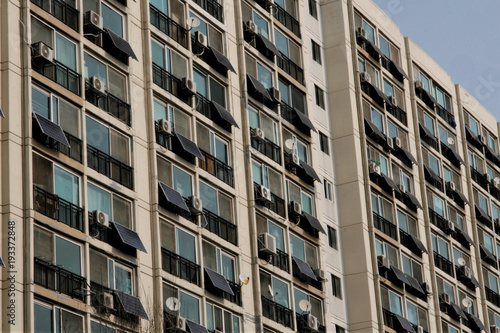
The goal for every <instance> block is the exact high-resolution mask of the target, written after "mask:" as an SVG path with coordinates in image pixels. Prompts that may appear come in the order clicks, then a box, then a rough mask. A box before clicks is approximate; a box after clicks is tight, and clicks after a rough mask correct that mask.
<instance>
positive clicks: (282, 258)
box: [271, 249, 290, 273]
mask: <svg viewBox="0 0 500 333" xmlns="http://www.w3.org/2000/svg"><path fill="white" fill-rule="evenodd" d="M271 263H272V264H273V266H275V267H278V268H279V269H281V270H284V271H285V272H287V273H289V272H290V266H289V261H288V253H286V252H284V251H281V250H280V249H276V254H273V257H272V261H271Z"/></svg>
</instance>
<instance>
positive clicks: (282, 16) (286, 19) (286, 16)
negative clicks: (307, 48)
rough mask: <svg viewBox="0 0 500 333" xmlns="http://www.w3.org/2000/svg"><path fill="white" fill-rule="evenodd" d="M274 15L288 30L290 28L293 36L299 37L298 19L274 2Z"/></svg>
mask: <svg viewBox="0 0 500 333" xmlns="http://www.w3.org/2000/svg"><path fill="white" fill-rule="evenodd" d="M272 12H273V15H274V17H275V18H276V19H277V20H278V21H279V22H280V23H282V24H283V25H284V26H285V27H286V28H287V29H288V30H290V31H291V32H292V33H293V34H294V35H295V36H297V37H299V38H300V23H299V21H298V20H297V19H296V18H295V17H293V16H292V14H290V13H288V12H287V11H286V10H285V9H284V8H282V7H281V6H280V5H278V4H276V3H274V6H273V11H272Z"/></svg>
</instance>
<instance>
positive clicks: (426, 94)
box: [421, 89, 438, 108]
mask: <svg viewBox="0 0 500 333" xmlns="http://www.w3.org/2000/svg"><path fill="white" fill-rule="evenodd" d="M421 92H422V94H423V99H424V102H425V104H427V105H428V106H430V105H429V104H432V106H430V107H432V108H433V107H434V106H435V105H436V104H438V102H437V101H436V99H435V98H434V96H432V95H431V94H429V92H428V91H427V90H425V89H422V90H421Z"/></svg>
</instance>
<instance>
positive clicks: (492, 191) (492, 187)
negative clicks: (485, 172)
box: [489, 180, 500, 201]
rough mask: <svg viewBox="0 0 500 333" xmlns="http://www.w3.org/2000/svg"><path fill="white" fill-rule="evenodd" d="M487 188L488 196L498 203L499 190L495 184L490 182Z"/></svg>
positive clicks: (499, 197)
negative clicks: (488, 190) (488, 189)
mask: <svg viewBox="0 0 500 333" xmlns="http://www.w3.org/2000/svg"><path fill="white" fill-rule="evenodd" d="M489 188H490V194H491V195H492V196H493V197H494V198H495V199H497V200H498V201H500V190H499V189H498V188H497V187H496V185H495V182H494V181H493V180H492V181H491V182H490V186H489Z"/></svg>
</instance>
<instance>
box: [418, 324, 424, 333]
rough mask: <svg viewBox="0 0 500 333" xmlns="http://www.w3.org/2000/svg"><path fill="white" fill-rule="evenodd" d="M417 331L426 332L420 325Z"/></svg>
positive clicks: (419, 332)
mask: <svg viewBox="0 0 500 333" xmlns="http://www.w3.org/2000/svg"><path fill="white" fill-rule="evenodd" d="M417 333H424V328H423V327H422V326H420V325H418V326H417Z"/></svg>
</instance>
